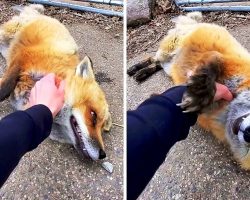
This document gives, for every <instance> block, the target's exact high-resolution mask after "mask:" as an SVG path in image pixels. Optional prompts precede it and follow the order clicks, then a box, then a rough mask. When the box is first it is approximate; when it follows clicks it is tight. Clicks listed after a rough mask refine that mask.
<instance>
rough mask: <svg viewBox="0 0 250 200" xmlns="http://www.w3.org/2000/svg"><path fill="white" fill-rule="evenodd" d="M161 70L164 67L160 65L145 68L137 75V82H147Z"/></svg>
mask: <svg viewBox="0 0 250 200" xmlns="http://www.w3.org/2000/svg"><path fill="white" fill-rule="evenodd" d="M161 69H162V67H161V66H160V64H157V65H150V66H148V67H146V68H143V69H141V70H139V71H138V72H137V73H136V74H135V80H136V81H137V82H142V81H144V80H146V79H147V78H149V77H150V76H152V75H153V74H154V73H156V72H158V71H159V70H161Z"/></svg>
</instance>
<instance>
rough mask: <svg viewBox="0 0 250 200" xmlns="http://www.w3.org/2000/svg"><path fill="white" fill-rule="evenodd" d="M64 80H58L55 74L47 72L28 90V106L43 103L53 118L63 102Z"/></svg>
mask: <svg viewBox="0 0 250 200" xmlns="http://www.w3.org/2000/svg"><path fill="white" fill-rule="evenodd" d="M64 89H65V81H64V80H62V81H60V80H59V79H57V78H56V76H55V74H52V73H50V74H48V75H46V76H44V77H43V78H42V79H41V80H39V81H37V82H36V84H35V86H34V87H33V88H32V90H31V92H30V98H29V103H28V104H29V106H34V105H37V104H43V105H45V106H47V107H48V108H49V109H50V111H51V113H52V115H53V118H54V117H55V116H56V114H57V113H58V112H59V111H60V110H61V108H62V107H63V104H64Z"/></svg>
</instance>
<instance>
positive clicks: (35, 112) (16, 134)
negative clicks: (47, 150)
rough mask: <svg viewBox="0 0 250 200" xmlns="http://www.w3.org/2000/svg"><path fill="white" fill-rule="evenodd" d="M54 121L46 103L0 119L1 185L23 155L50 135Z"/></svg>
mask: <svg viewBox="0 0 250 200" xmlns="http://www.w3.org/2000/svg"><path fill="white" fill-rule="evenodd" d="M52 122H53V118H52V113H51V111H50V110H49V108H48V107H46V106H44V105H36V106H33V107H31V108H29V109H27V110H26V111H17V112H15V113H12V114H10V115H8V116H6V117H5V118H3V119H2V120H1V121H0V187H1V186H2V185H3V183H4V182H5V181H6V179H7V178H8V177H9V175H10V173H11V172H12V171H13V169H14V168H15V167H16V166H17V164H18V162H19V160H20V159H21V157H22V156H23V155H24V154H25V153H27V152H28V151H31V150H33V149H35V148H36V147H37V146H38V145H39V144H40V143H41V142H42V141H43V140H44V139H45V138H47V137H48V136H49V134H50V131H51V126H52Z"/></svg>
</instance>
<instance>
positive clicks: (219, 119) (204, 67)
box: [128, 12, 250, 170]
mask: <svg viewBox="0 0 250 200" xmlns="http://www.w3.org/2000/svg"><path fill="white" fill-rule="evenodd" d="M201 19H202V15H201V13H199V12H194V13H189V14H187V15H186V16H179V17H177V18H175V19H174V22H175V23H176V26H175V27H174V28H173V29H171V30H169V32H168V34H167V36H166V37H165V38H164V39H163V40H162V41H161V42H160V46H159V49H158V51H157V52H156V55H155V56H154V57H149V58H148V59H146V60H143V61H141V62H140V63H138V64H136V65H134V66H132V67H131V68H130V69H129V70H128V74H129V75H130V76H133V75H134V76H135V78H136V80H137V81H142V80H145V79H146V78H147V77H149V76H150V75H152V74H153V73H155V72H156V71H158V70H160V69H162V68H163V69H164V70H165V71H166V72H167V73H168V74H169V75H170V76H171V77H172V79H173V81H174V83H175V84H187V91H186V93H184V96H183V99H182V102H181V104H180V106H181V107H182V108H183V109H184V112H191V111H198V112H200V111H201V112H202V114H201V115H200V116H199V118H198V123H199V124H200V126H202V127H203V128H205V129H206V130H208V131H210V132H212V133H213V134H214V135H215V136H216V138H218V139H219V140H220V141H223V142H226V143H227V144H229V146H230V148H231V150H232V152H233V154H234V156H235V158H236V160H238V161H239V163H240V164H241V166H242V167H243V168H244V169H248V170H249V169H250V151H249V149H250V90H249V87H250V67H249V66H250V54H249V52H248V51H247V50H246V49H245V48H244V47H242V46H241V45H240V43H239V42H237V41H236V39H235V38H234V37H233V36H232V35H231V34H230V33H229V32H228V31H227V30H226V29H225V28H223V27H221V26H218V25H215V24H209V23H201V22H200V21H201ZM190 72H191V73H192V76H190V77H189V75H188V74H190ZM215 82H219V83H222V84H224V85H226V86H227V87H228V88H229V89H230V91H231V92H232V93H233V94H234V96H235V98H234V99H233V101H231V102H225V101H222V100H221V101H219V102H213V98H214V95H215V92H216V91H215Z"/></svg>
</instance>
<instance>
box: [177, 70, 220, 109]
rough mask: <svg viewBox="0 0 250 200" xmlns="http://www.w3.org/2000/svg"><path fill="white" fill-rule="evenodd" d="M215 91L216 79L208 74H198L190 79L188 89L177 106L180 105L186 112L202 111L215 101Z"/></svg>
mask: <svg viewBox="0 0 250 200" xmlns="http://www.w3.org/2000/svg"><path fill="white" fill-rule="evenodd" d="M215 92H216V86H215V80H214V79H212V78H211V77H209V76H208V75H207V74H196V75H194V76H191V77H190V79H189V80H188V83H187V91H186V92H185V93H184V95H183V97H182V102H181V103H179V104H177V106H180V107H181V108H182V109H183V110H184V111H183V112H184V113H187V112H202V111H203V110H204V109H205V108H207V107H209V105H211V104H212V103H213V99H214V96H215Z"/></svg>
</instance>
